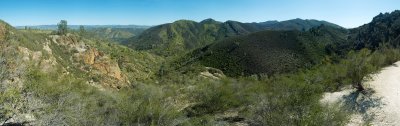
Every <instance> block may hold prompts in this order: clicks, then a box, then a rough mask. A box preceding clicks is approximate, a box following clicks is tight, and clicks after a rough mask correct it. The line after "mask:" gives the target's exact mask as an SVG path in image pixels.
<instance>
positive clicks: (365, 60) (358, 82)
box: [346, 49, 376, 91]
mask: <svg viewBox="0 0 400 126" xmlns="http://www.w3.org/2000/svg"><path fill="white" fill-rule="evenodd" d="M370 54H371V51H370V50H368V49H362V50H360V52H358V53H355V52H354V51H352V52H350V53H349V60H348V61H347V63H346V64H347V68H348V71H347V76H348V77H349V78H350V79H351V83H352V84H353V86H354V87H355V88H357V90H358V91H364V90H365V88H364V85H363V81H364V80H368V79H370V78H371V74H372V72H374V71H375V70H376V68H375V67H374V66H373V65H372V64H371V63H370V57H369V55H370Z"/></svg>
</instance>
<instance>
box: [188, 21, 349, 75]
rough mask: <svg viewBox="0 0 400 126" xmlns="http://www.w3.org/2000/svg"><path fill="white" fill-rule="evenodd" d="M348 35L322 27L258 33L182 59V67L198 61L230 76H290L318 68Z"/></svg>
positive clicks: (220, 42) (197, 51)
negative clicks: (276, 74) (308, 68)
mask: <svg viewBox="0 0 400 126" xmlns="http://www.w3.org/2000/svg"><path fill="white" fill-rule="evenodd" d="M346 32H347V30H345V29H338V28H334V27H330V26H319V27H316V28H313V29H311V30H309V31H308V32H300V31H262V32H256V33H252V34H249V35H244V36H238V37H233V38H228V39H225V40H222V41H219V42H216V43H213V44H211V45H208V46H205V47H204V48H201V49H198V50H195V51H193V52H192V53H190V54H189V55H187V56H186V57H185V58H183V59H181V65H183V66H185V65H187V64H190V63H193V62H197V61H198V62H200V63H201V64H202V65H204V66H207V67H214V68H218V69H221V70H222V71H224V73H225V74H227V75H230V76H239V75H245V76H248V75H252V74H261V73H264V74H268V75H272V74H275V73H287V72H292V71H296V70H298V69H299V68H307V67H310V66H312V65H315V64H319V63H320V62H321V61H322V60H323V59H324V56H325V55H327V54H328V53H335V52H334V49H331V50H328V49H327V48H328V46H329V47H330V46H331V45H336V43H345V42H346V36H345V35H346ZM189 59H196V60H197V61H193V60H189ZM188 61H190V62H188Z"/></svg>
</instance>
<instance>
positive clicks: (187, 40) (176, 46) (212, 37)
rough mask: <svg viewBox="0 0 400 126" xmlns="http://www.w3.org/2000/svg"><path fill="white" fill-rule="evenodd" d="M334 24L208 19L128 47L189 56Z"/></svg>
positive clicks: (177, 25) (164, 28)
mask: <svg viewBox="0 0 400 126" xmlns="http://www.w3.org/2000/svg"><path fill="white" fill-rule="evenodd" d="M321 24H326V25H327V26H335V27H340V26H337V25H334V24H332V23H328V22H325V21H317V20H301V19H295V20H288V21H282V22H274V23H265V22H264V23H241V22H236V21H227V22H223V23H222V22H217V21H215V20H212V19H206V20H204V21H201V22H194V21H188V20H180V21H176V22H174V23H169V24H164V25H159V26H155V27H152V28H150V29H148V30H146V31H145V32H144V33H143V34H141V35H139V36H138V37H134V38H132V39H131V40H130V42H128V43H127V44H128V45H129V46H130V47H133V48H134V49H138V50H150V51H151V52H155V53H156V54H159V55H163V56H172V55H177V54H180V53H186V52H188V51H191V50H193V49H196V48H199V47H202V46H205V45H208V44H210V43H213V42H215V41H219V40H223V39H225V38H228V37H232V36H238V35H246V34H249V33H253V32H258V31H262V30H268V29H270V30H302V29H306V30H308V29H310V28H312V27H316V26H320V25H321Z"/></svg>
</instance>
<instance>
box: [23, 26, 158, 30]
mask: <svg viewBox="0 0 400 126" xmlns="http://www.w3.org/2000/svg"><path fill="white" fill-rule="evenodd" d="M80 26H84V27H85V28H86V29H95V28H142V29H147V28H150V27H151V26H146V25H68V28H70V29H75V30H76V29H79V27H80ZM25 27H27V28H31V29H40V30H57V28H58V26H57V25H31V26H30V25H28V26H15V28H16V29H25Z"/></svg>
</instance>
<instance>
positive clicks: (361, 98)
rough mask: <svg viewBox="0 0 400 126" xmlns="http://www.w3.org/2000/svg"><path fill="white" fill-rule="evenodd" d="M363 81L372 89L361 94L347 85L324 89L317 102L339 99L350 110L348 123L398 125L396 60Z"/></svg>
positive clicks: (399, 85) (399, 65) (399, 83)
mask: <svg viewBox="0 0 400 126" xmlns="http://www.w3.org/2000/svg"><path fill="white" fill-rule="evenodd" d="M365 85H366V87H367V88H370V90H371V91H372V92H373V93H370V95H364V94H361V93H357V92H355V91H354V89H351V88H347V89H344V90H342V91H340V92H334V93H326V94H325V95H324V97H323V99H321V102H322V103H323V104H331V105H332V104H334V103H340V104H341V105H343V106H345V107H348V108H349V109H350V110H352V111H354V112H355V114H353V115H351V117H350V119H351V120H350V122H349V123H348V125H350V126H353V125H354V126H358V125H365V124H371V125H376V126H382V125H389V126H396V125H400V62H397V63H395V64H393V65H391V66H388V67H386V68H384V69H382V70H381V71H380V72H379V73H377V74H375V75H373V78H372V80H371V81H369V82H367V83H365Z"/></svg>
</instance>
